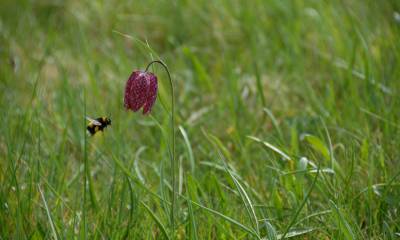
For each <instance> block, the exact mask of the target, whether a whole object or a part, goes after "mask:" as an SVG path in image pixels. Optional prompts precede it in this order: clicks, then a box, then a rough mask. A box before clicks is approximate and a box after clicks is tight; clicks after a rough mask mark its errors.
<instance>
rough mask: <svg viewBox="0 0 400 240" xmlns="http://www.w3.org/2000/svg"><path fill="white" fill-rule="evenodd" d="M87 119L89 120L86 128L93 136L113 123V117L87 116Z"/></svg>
mask: <svg viewBox="0 0 400 240" xmlns="http://www.w3.org/2000/svg"><path fill="white" fill-rule="evenodd" d="M86 119H87V120H88V121H89V124H88V125H87V127H86V129H87V130H88V132H89V133H90V135H91V136H93V135H95V134H96V133H97V132H100V131H101V132H102V131H103V129H104V128H106V127H107V126H108V125H111V119H110V118H108V117H99V118H96V119H91V118H89V117H86Z"/></svg>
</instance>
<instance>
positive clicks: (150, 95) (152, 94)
mask: <svg viewBox="0 0 400 240" xmlns="http://www.w3.org/2000/svg"><path fill="white" fill-rule="evenodd" d="M148 76H149V78H148V80H149V88H148V92H147V97H146V101H145V103H144V106H143V114H148V113H150V111H151V108H152V107H153V105H154V103H155V101H156V98H157V89H158V82H157V77H156V76H155V75H154V74H153V73H149V75H148Z"/></svg>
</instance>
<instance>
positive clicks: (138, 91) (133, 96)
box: [124, 71, 158, 114]
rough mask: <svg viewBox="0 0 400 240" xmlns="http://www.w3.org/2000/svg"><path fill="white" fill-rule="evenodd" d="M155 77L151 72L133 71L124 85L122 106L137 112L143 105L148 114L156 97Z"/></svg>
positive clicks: (156, 84)
mask: <svg viewBox="0 0 400 240" xmlns="http://www.w3.org/2000/svg"><path fill="white" fill-rule="evenodd" d="M157 89H158V83H157V77H156V75H154V74H153V73H151V72H147V71H146V72H143V71H134V72H133V73H132V74H131V76H130V77H129V79H128V81H127V82H126V85H125V96H124V106H125V108H126V109H129V110H132V111H134V112H137V111H138V110H139V109H140V108H142V107H143V114H148V113H150V111H151V108H152V107H153V105H154V102H155V101H156V98H157Z"/></svg>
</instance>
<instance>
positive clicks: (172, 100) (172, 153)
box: [145, 60, 176, 238]
mask: <svg viewBox="0 0 400 240" xmlns="http://www.w3.org/2000/svg"><path fill="white" fill-rule="evenodd" d="M153 63H158V64H160V65H161V66H163V68H164V70H165V71H166V72H167V75H168V79H169V84H170V88H171V138H172V149H171V150H170V159H171V175H172V201H171V215H170V218H171V225H172V236H173V238H174V235H175V202H176V183H175V182H176V179H175V117H174V115H175V93H174V84H173V82H172V78H171V74H170V72H169V69H168V67H167V65H166V64H165V63H164V62H162V61H160V60H155V61H151V62H150V63H149V64H148V65H147V67H146V70H145V71H146V72H147V71H148V69H149V68H150V66H151V65H152V64H153Z"/></svg>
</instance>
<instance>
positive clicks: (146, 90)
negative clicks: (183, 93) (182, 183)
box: [124, 60, 179, 233]
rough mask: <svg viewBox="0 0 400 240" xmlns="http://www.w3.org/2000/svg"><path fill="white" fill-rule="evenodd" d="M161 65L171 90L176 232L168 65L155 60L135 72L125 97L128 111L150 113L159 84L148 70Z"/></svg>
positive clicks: (172, 89)
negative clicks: (154, 65) (142, 69)
mask: <svg viewBox="0 0 400 240" xmlns="http://www.w3.org/2000/svg"><path fill="white" fill-rule="evenodd" d="M155 63H156V64H159V65H161V66H162V67H163V68H164V70H165V72H166V73H167V75H168V80H169V83H170V87H171V88H170V89H171V113H170V114H171V118H170V120H171V131H170V133H171V145H170V153H171V154H170V160H171V177H172V181H171V182H172V193H171V194H172V199H171V214H170V218H171V225H172V226H171V228H172V232H173V233H174V232H175V220H174V219H175V214H176V213H175V211H179V208H177V207H176V206H175V205H176V203H175V202H176V198H177V190H176V185H177V184H176V176H175V175H176V173H175V168H176V165H175V117H174V115H175V110H174V109H175V100H174V99H175V95H174V84H173V82H172V79H171V74H170V72H169V69H168V67H167V65H166V64H165V63H164V62H162V61H161V60H155V61H152V62H150V63H149V64H148V65H147V67H146V70H145V71H134V72H133V73H132V74H131V76H130V77H129V79H128V81H127V82H126V85H125V95H124V106H125V108H126V109H128V110H132V111H134V112H137V111H138V110H139V109H141V108H143V114H144V115H146V114H148V113H150V111H151V108H152V107H153V105H154V103H155V101H156V98H157V89H158V82H157V77H156V75H154V74H153V73H151V72H149V71H148V69H149V68H150V66H151V65H152V64H155Z"/></svg>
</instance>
